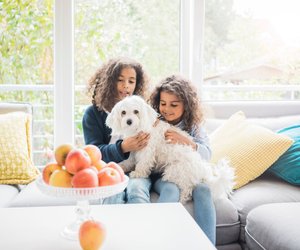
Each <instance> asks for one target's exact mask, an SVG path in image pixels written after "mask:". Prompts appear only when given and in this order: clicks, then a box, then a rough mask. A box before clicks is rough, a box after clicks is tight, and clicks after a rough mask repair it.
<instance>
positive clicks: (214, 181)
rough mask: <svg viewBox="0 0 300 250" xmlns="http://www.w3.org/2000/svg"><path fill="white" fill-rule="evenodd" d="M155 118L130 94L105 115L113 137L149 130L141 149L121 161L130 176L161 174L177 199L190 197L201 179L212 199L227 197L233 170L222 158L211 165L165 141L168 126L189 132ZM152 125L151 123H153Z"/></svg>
mask: <svg viewBox="0 0 300 250" xmlns="http://www.w3.org/2000/svg"><path fill="white" fill-rule="evenodd" d="M156 121H157V113H156V111H155V110H154V109H153V108H151V106H150V105H148V104H147V103H146V102H145V101H144V100H143V99H142V98H141V97H138V96H130V97H126V98H125V99H123V100H122V101H120V102H118V103H117V104H116V105H115V106H114V108H113V109H112V111H111V113H110V114H109V115H108V117H107V120H106V124H107V126H109V127H110V128H111V129H112V135H113V136H122V138H126V137H128V136H133V135H136V134H137V133H138V132H140V131H143V132H147V133H150V139H149V141H148V144H147V146H146V147H144V148H143V149H142V150H139V151H136V152H131V153H130V157H129V159H128V160H126V161H123V162H122V163H121V164H122V165H123V167H124V170H125V171H131V170H133V171H132V172H131V173H130V177H131V178H147V177H148V176H149V175H150V173H151V172H152V171H153V172H159V173H162V179H163V180H164V181H169V182H173V183H175V184H176V185H177V186H178V187H179V189H180V201H181V202H183V203H184V202H186V201H187V200H189V199H191V195H192V191H193V189H194V188H195V186H196V185H197V184H199V183H201V182H204V183H207V184H208V186H209V188H210V190H211V192H212V196H213V198H214V199H217V198H220V197H224V196H225V197H227V195H228V194H230V192H231V191H232V188H233V185H234V181H233V179H234V171H233V169H232V168H231V167H230V166H229V165H228V163H227V161H226V160H222V161H220V162H219V163H218V164H217V165H212V164H210V163H208V162H207V161H204V160H203V159H202V158H201V156H200V154H199V153H197V152H196V151H194V150H193V149H192V148H191V147H190V146H186V145H179V144H170V143H167V142H166V140H165V137H164V133H165V131H166V130H168V129H170V128H172V129H175V130H176V131H178V132H179V133H181V134H184V135H185V136H188V137H189V135H188V134H187V133H185V132H183V131H182V130H180V129H178V128H175V127H173V126H171V125H170V124H168V123H167V122H164V121H159V122H156ZM154 124H155V125H154Z"/></svg>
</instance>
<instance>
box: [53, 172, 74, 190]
mask: <svg viewBox="0 0 300 250" xmlns="http://www.w3.org/2000/svg"><path fill="white" fill-rule="evenodd" d="M72 177H73V176H72V175H71V174H70V173H69V172H68V171H67V170H65V169H60V170H55V171H54V172H53V173H52V174H51V176H50V179H49V185H51V186H55V187H72V183H71V181H72Z"/></svg>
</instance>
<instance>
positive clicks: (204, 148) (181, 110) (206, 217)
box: [150, 75, 216, 244]
mask: <svg viewBox="0 0 300 250" xmlns="http://www.w3.org/2000/svg"><path fill="white" fill-rule="evenodd" d="M150 102H151V105H152V107H153V108H154V109H155V110H156V111H157V112H158V113H159V114H160V115H161V119H163V120H165V121H167V122H168V123H170V124H172V125H174V126H176V127H179V128H180V129H182V130H184V131H186V132H187V133H189V135H191V136H192V137H193V140H191V139H189V138H187V137H185V136H183V135H181V134H178V133H177V132H176V131H174V130H172V129H169V130H168V131H167V132H166V133H165V139H166V140H167V142H168V143H172V144H176V143H177V144H185V145H190V146H191V147H192V148H193V149H194V150H195V151H197V152H198V153H199V154H200V155H201V157H202V158H203V159H205V160H209V159H210V157H211V150H210V147H209V140H208V136H207V134H206V132H205V131H204V129H203V128H202V126H201V125H202V121H203V113H202V110H201V104H200V98H199V97H198V94H197V91H196V88H195V87H194V86H193V84H192V83H191V82H190V81H188V80H187V79H184V78H183V77H181V76H179V75H171V76H169V77H166V78H165V79H163V80H162V81H161V82H160V84H159V85H158V86H157V87H156V88H155V90H154V92H153V93H152V95H151V97H150ZM182 167H184V166H182ZM154 190H155V191H156V192H157V193H158V194H159V195H160V196H159V199H158V202H178V201H179V197H180V192H179V188H178V187H177V186H176V185H175V184H174V183H170V182H166V181H162V179H161V178H160V177H159V178H158V179H157V180H156V181H155V183H154ZM193 200H194V214H195V215H194V217H195V220H196V222H197V223H198V225H199V226H200V227H201V229H202V230H203V231H204V232H205V233H206V235H207V236H208V238H209V239H210V240H211V241H212V243H213V244H215V242H216V239H215V238H216V236H215V235H216V212H215V207H214V203H213V200H212V196H211V193H210V190H209V188H208V186H207V185H206V184H200V185H198V186H197V187H196V188H195V189H194V190H193Z"/></svg>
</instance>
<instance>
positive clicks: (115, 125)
mask: <svg viewBox="0 0 300 250" xmlns="http://www.w3.org/2000/svg"><path fill="white" fill-rule="evenodd" d="M105 123H106V125H107V126H108V127H110V128H111V130H112V133H111V134H112V135H116V134H118V133H119V131H121V120H120V117H119V115H118V112H117V108H116V107H115V108H113V109H112V111H111V112H110V113H109V114H108V116H107V118H106V122H105Z"/></svg>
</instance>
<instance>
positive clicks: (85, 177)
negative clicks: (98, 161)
mask: <svg viewBox="0 0 300 250" xmlns="http://www.w3.org/2000/svg"><path fill="white" fill-rule="evenodd" d="M72 186H73V187H74V188H85V187H86V188H87V187H97V186H98V176H97V172H96V171H95V170H94V169H92V168H84V169H82V170H80V171H78V172H77V173H76V174H75V175H74V176H73V178H72Z"/></svg>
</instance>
